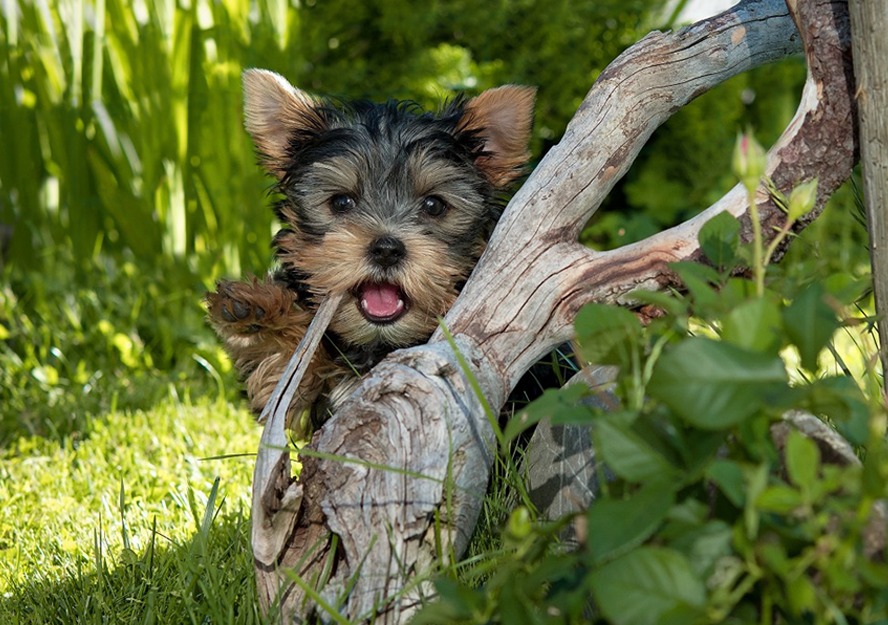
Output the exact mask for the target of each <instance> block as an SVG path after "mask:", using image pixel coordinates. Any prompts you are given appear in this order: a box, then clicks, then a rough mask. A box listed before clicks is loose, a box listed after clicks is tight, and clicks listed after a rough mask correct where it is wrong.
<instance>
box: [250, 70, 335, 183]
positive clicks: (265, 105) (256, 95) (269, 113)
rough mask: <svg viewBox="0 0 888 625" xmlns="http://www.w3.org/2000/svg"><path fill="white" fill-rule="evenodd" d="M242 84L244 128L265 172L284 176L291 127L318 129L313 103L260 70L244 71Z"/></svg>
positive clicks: (320, 122)
mask: <svg viewBox="0 0 888 625" xmlns="http://www.w3.org/2000/svg"><path fill="white" fill-rule="evenodd" d="M243 81H244V127H246V129H247V132H249V133H250V136H251V137H253V142H254V143H255V144H256V149H257V150H259V152H260V153H261V154H262V157H263V161H264V163H265V166H266V167H267V168H268V170H269V171H270V172H271V173H273V174H274V175H275V176H277V177H278V178H281V177H282V176H283V175H284V173H285V169H284V166H285V163H286V160H287V147H288V143H289V138H290V132H292V130H293V129H294V128H317V129H322V128H323V126H324V120H323V119H322V118H321V117H320V116H319V115H318V114H317V112H316V108H315V107H316V105H317V102H315V100H313V99H312V98H311V97H310V96H309V95H307V94H306V93H304V92H303V91H300V90H299V89H296V88H295V87H293V86H292V85H291V84H290V83H289V82H287V80H286V79H285V78H284V77H282V76H280V75H279V74H276V73H274V72H270V71H268V70H264V69H248V70H246V71H245V72H244V75H243Z"/></svg>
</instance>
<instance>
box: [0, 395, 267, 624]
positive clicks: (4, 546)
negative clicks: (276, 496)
mask: <svg viewBox="0 0 888 625" xmlns="http://www.w3.org/2000/svg"><path fill="white" fill-rule="evenodd" d="M258 439H259V429H258V428H257V427H256V425H255V424H254V423H253V420H252V417H251V416H250V415H249V414H247V413H246V412H245V411H244V410H242V409H238V408H235V407H233V406H231V405H230V404H227V403H225V402H221V401H209V400H200V401H197V402H195V403H184V404H183V403H176V402H173V401H166V402H163V403H161V404H159V405H157V406H155V407H154V408H152V409H150V410H145V411H141V410H137V411H133V412H126V413H124V412H112V413H109V414H106V415H101V416H97V417H95V418H93V419H92V420H91V422H90V425H89V427H88V428H87V429H86V430H85V431H83V432H82V434H81V435H80V436H78V437H70V438H68V439H67V441H66V442H64V443H62V444H59V443H57V442H55V441H52V440H48V439H45V438H40V437H23V438H20V439H18V440H17V441H16V442H15V443H14V444H13V445H10V446H9V447H8V448H7V449H6V450H4V451H2V452H0V454H2V455H0V501H2V502H3V505H2V506H0V623H116V622H128V623H189V622H193V623H202V622H212V623H255V622H260V618H259V616H258V612H257V608H256V603H255V587H254V582H253V567H252V556H251V552H250V547H249V493H250V480H251V475H252V464H253V454H254V453H255V450H256V448H257V444H258Z"/></svg>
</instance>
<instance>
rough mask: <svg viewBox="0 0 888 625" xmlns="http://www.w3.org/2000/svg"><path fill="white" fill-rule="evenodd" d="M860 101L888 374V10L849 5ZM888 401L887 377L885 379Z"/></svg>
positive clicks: (860, 1) (880, 5) (860, 0)
mask: <svg viewBox="0 0 888 625" xmlns="http://www.w3.org/2000/svg"><path fill="white" fill-rule="evenodd" d="M850 13H851V27H852V34H853V37H852V41H853V47H854V73H855V75H856V76H857V92H856V94H855V95H856V97H857V101H858V106H859V108H860V153H861V168H862V169H863V199H864V202H865V204H866V214H867V222H868V224H869V237H870V258H871V260H872V267H873V289H874V290H875V295H876V315H877V316H878V317H879V323H878V324H877V327H878V329H879V344H880V348H879V355H880V357H881V360H882V371H883V372H884V371H888V323H884V319H885V316H886V315H888V69H886V67H885V60H886V59H888V35H886V29H888V4H886V3H884V2H864V0H853V1H852V2H851V3H850ZM883 385H884V389H885V393H886V396H888V377H885V376H883Z"/></svg>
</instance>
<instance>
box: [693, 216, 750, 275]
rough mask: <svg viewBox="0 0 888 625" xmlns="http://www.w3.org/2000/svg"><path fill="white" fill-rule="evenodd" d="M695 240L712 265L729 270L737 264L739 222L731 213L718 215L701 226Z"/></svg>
mask: <svg viewBox="0 0 888 625" xmlns="http://www.w3.org/2000/svg"><path fill="white" fill-rule="evenodd" d="M697 240H699V241H700V248H701V249H702V250H703V253H704V254H705V255H706V258H708V259H709V260H710V261H712V264H713V265H715V266H716V267H720V268H723V269H726V270H727V269H731V268H733V267H734V265H736V263H737V250H738V249H739V248H740V222H739V221H737V218H736V217H734V216H733V215H732V214H731V213H728V212H722V213H719V214H717V215H716V216H715V217H713V218H712V219H710V220H709V221H707V222H706V223H705V224H703V227H702V228H700V233H699V234H698V235H697Z"/></svg>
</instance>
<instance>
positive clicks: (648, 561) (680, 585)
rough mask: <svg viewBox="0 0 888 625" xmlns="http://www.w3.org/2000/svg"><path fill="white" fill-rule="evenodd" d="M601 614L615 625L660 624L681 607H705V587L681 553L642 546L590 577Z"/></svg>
mask: <svg viewBox="0 0 888 625" xmlns="http://www.w3.org/2000/svg"><path fill="white" fill-rule="evenodd" d="M590 583H591V586H592V594H593V596H594V597H595V601H596V603H597V604H598V607H599V609H600V610H601V612H602V614H604V616H605V617H606V618H607V619H608V620H609V621H610V622H612V623H615V624H616V625H648V624H654V623H657V622H658V621H659V620H660V618H661V617H663V616H664V615H665V614H666V613H667V612H670V611H671V610H675V609H677V608H680V607H682V606H702V605H703V604H704V602H705V601H706V588H705V586H704V584H703V582H702V581H701V580H700V579H699V578H698V577H697V576H695V575H694V573H693V570H692V569H691V565H690V563H688V560H687V558H685V556H684V555H682V554H681V553H679V552H677V551H674V550H672V549H666V548H662V547H642V548H640V549H637V550H635V551H632V552H630V553H628V554H626V555H625V556H623V557H621V558H618V559H616V560H614V561H613V562H610V563H608V564H606V565H605V566H603V567H602V568H601V569H599V570H597V571H595V572H594V573H592V575H590Z"/></svg>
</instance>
